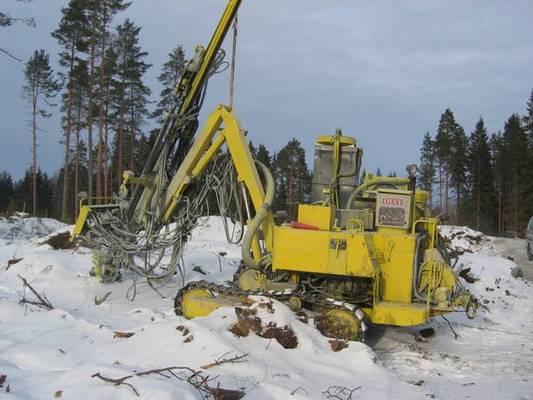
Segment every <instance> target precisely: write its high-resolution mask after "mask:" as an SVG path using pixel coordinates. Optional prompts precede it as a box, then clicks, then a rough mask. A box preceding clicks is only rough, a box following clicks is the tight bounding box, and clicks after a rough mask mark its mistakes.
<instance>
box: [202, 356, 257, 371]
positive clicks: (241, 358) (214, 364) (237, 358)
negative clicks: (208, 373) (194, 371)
mask: <svg viewBox="0 0 533 400" xmlns="http://www.w3.org/2000/svg"><path fill="white" fill-rule="evenodd" d="M228 354H229V353H226V354H223V355H222V356H221V357H219V358H217V359H216V360H215V361H214V362H212V363H209V364H206V365H202V366H201V367H200V368H201V369H209V368H212V367H218V366H219V365H222V364H237V363H241V362H244V361H246V357H247V356H248V353H246V354H241V355H236V356H235V357H230V358H224V357H225V356H227V355H228Z"/></svg>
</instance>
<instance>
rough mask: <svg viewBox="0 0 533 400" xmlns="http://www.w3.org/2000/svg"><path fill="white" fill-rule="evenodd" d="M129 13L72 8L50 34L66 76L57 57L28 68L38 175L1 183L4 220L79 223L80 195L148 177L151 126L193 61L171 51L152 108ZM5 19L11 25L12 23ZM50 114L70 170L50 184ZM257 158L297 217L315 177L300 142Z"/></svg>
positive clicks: (36, 60) (41, 56)
mask: <svg viewBox="0 0 533 400" xmlns="http://www.w3.org/2000/svg"><path fill="white" fill-rule="evenodd" d="M129 5H130V3H129V2H126V1H124V0H93V1H85V0H70V1H69V2H68V4H67V5H66V6H65V7H64V8H62V10H61V19H60V21H59V22H58V26H57V29H55V30H54V31H53V32H51V35H52V37H53V38H54V39H56V40H57V43H58V44H59V47H60V49H61V51H60V52H59V54H58V55H57V61H58V64H59V66H60V70H59V71H53V69H52V67H51V63H50V57H51V56H50V55H49V54H48V53H47V52H46V51H45V50H42V49H36V50H35V52H34V53H33V55H32V57H31V58H30V59H29V60H28V61H27V62H26V63H25V66H24V74H25V84H24V86H23V97H24V99H25V100H26V101H27V102H28V105H29V106H30V110H31V111H30V115H29V117H30V121H31V138H32V156H31V167H30V168H29V169H28V170H27V171H26V173H25V174H24V176H23V177H22V178H21V179H19V180H18V181H14V180H13V178H12V177H11V175H10V174H9V173H8V172H7V171H4V172H1V173H0V212H2V213H12V212H14V211H26V212H30V213H31V214H33V215H36V216H48V217H53V218H58V219H61V220H63V221H67V222H72V221H73V220H74V219H75V217H76V216H77V214H78V211H79V196H78V194H79V193H80V192H85V193H87V195H88V196H89V197H93V196H96V197H109V196H113V195H114V194H116V193H117V192H118V189H119V186H120V184H121V182H122V173H123V171H125V170H132V171H134V172H136V173H140V171H141V170H142V166H143V165H144V163H145V160H146V158H147V157H148V154H149V152H150V149H151V147H152V143H153V140H154V139H155V135H156V134H157V132H158V129H154V130H151V131H146V130H147V128H146V126H147V125H149V124H148V123H147V122H149V121H150V120H151V121H153V122H155V124H156V125H158V124H161V123H162V121H163V118H164V116H165V112H167V110H169V109H170V108H171V106H172V104H173V94H174V90H175V87H176V85H177V84H178V82H179V79H180V77H181V74H182V71H183V69H184V67H185V63H186V56H185V52H184V51H183V48H182V46H181V45H179V44H177V46H176V47H175V48H174V49H172V50H171V51H170V53H169V55H168V60H167V61H166V62H165V63H164V65H163V66H162V68H161V72H160V75H159V77H158V78H159V81H160V82H161V84H162V87H163V88H162V90H161V92H160V96H159V101H158V102H157V103H156V104H154V105H153V104H151V102H150V95H151V90H150V88H149V87H148V86H147V85H146V83H145V74H146V72H147V71H148V70H149V68H151V67H152V65H150V64H148V63H147V62H146V58H147V56H148V53H147V52H146V51H145V50H143V49H142V48H141V46H140V44H139V35H140V32H141V27H139V26H137V25H136V24H135V23H134V22H133V21H131V20H130V19H126V20H125V21H124V22H122V23H120V24H117V25H114V24H113V21H114V19H115V18H116V16H117V15H119V14H120V13H121V12H123V11H124V10H126V9H127V8H128V7H129ZM1 16H2V18H4V16H5V18H6V19H5V21H8V19H7V18H8V17H7V16H6V14H1ZM10 25H11V23H6V24H2V27H7V26H10ZM52 113H60V114H61V126H60V127H59V128H60V129H61V131H62V138H63V140H62V145H63V155H62V159H63V162H62V167H61V168H60V169H59V170H58V171H56V172H55V173H53V174H52V175H51V176H50V175H48V174H47V173H46V172H43V171H42V170H41V169H40V168H39V155H38V151H37V150H38V145H37V143H38V132H39V122H40V120H41V119H42V118H48V117H50V116H51V115H52ZM152 125H153V124H152ZM251 149H252V151H253V152H255V153H256V156H257V157H258V158H259V159H260V160H262V161H263V163H265V164H267V165H268V166H269V167H270V168H272V169H274V170H276V172H277V173H276V177H277V178H276V179H277V184H278V187H280V188H282V189H281V190H280V191H278V193H279V195H278V196H277V198H276V203H277V204H281V203H283V204H284V205H285V204H288V206H287V207H285V208H290V207H293V208H294V204H296V203H297V202H299V201H305V200H307V199H308V196H309V193H310V186H311V174H310V172H309V169H308V167H307V165H306V163H305V152H304V150H303V148H302V147H301V145H300V143H299V142H298V141H297V140H296V139H291V140H290V141H289V142H288V143H287V145H286V146H285V147H284V148H283V149H281V150H280V151H279V152H277V153H275V154H270V153H269V151H268V150H267V149H266V147H265V146H264V145H259V146H258V147H257V149H255V147H253V145H251ZM285 188H286V190H285Z"/></svg>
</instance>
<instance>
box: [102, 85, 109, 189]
mask: <svg viewBox="0 0 533 400" xmlns="http://www.w3.org/2000/svg"><path fill="white" fill-rule="evenodd" d="M108 116H109V85H106V104H105V122H104V154H103V165H104V197H108V196H109V164H108V160H109V156H108V149H109V123H108Z"/></svg>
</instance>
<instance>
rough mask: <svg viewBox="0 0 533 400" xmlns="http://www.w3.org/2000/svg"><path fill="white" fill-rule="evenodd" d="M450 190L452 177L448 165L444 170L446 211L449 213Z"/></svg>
mask: <svg viewBox="0 0 533 400" xmlns="http://www.w3.org/2000/svg"><path fill="white" fill-rule="evenodd" d="M449 191H450V177H449V174H448V167H446V169H445V171H444V211H445V212H446V214H448V212H449V209H448V195H449Z"/></svg>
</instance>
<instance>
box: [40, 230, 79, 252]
mask: <svg viewBox="0 0 533 400" xmlns="http://www.w3.org/2000/svg"><path fill="white" fill-rule="evenodd" d="M43 244H48V245H50V246H51V247H52V248H53V249H54V250H60V249H63V250H64V249H74V248H76V244H75V243H74V242H72V241H71V240H70V232H68V231H67V232H60V233H57V234H55V235H51V236H49V237H48V239H46V240H45V241H44V242H43Z"/></svg>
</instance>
